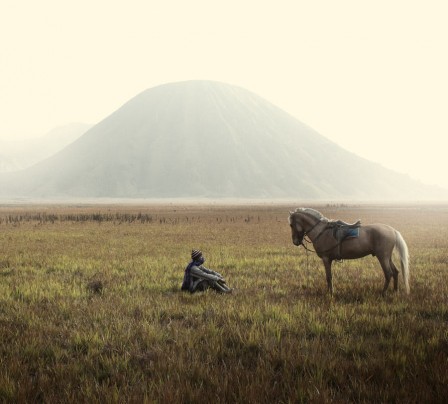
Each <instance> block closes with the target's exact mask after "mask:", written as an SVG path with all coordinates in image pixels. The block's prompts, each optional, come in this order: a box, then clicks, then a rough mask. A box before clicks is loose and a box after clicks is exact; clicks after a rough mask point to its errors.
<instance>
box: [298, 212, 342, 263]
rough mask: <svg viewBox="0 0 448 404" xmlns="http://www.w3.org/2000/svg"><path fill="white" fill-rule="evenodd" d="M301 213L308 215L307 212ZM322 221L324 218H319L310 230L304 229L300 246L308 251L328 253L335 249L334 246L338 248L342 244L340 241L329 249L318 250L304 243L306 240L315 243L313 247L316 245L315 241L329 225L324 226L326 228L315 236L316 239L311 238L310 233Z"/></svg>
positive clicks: (308, 242)
mask: <svg viewBox="0 0 448 404" xmlns="http://www.w3.org/2000/svg"><path fill="white" fill-rule="evenodd" d="M300 213H302V214H303V215H307V213H306V212H300ZM314 219H316V218H314ZM321 223H323V221H322V219H317V222H316V223H315V224H314V225H313V226H312V227H311V229H309V230H304V231H303V236H302V237H301V238H302V240H301V241H300V244H299V245H298V247H300V246H302V247H303V248H304V249H305V250H306V251H307V252H312V253H316V254H317V255H319V254H323V253H326V252H328V251H331V250H333V249H334V248H336V247H337V246H338V245H339V244H340V243H339V242H338V243H336V245H334V246H333V247H331V248H329V249H327V250H324V251H316V250H312V249H311V248H309V247H307V246H306V245H305V244H304V243H303V242H304V241H305V243H307V244H313V247H314V243H315V242H316V241H317V240H318V239H319V237H320V236H322V234H323V233H324V232H325V231H326V230H329V227H328V226H325V227H324V228H323V229H322V230H321V231H320V232H319V233H318V234H317V235H316V237H315V238H314V240H311V238H310V236H309V234H310V233H311V232H312V231H313V230H314V229H315V228H316V227H317V225H319V224H321ZM307 238H308V240H307Z"/></svg>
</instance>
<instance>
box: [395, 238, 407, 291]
mask: <svg viewBox="0 0 448 404" xmlns="http://www.w3.org/2000/svg"><path fill="white" fill-rule="evenodd" d="M395 235H396V240H395V247H396V248H397V250H398V253H399V255H400V264H401V272H402V273H403V279H404V285H405V287H406V293H407V294H409V292H410V291H411V289H410V287H409V250H408V246H407V244H406V241H404V238H403V236H402V235H401V234H400V232H399V231H397V230H395Z"/></svg>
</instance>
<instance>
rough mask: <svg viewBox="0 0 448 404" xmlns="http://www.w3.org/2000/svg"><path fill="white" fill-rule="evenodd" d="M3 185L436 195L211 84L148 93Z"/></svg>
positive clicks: (194, 194) (154, 194)
mask: <svg viewBox="0 0 448 404" xmlns="http://www.w3.org/2000/svg"><path fill="white" fill-rule="evenodd" d="M0 184H1V189H0V195H2V196H22V197H39V198H52V197H62V198H71V197H77V198H83V197H85V198H98V197H107V198H300V199H316V200H323V199H326V200H328V199H339V200H340V199H344V200H345V199H353V198H355V199H377V200H378V199H381V200H387V199H421V195H422V194H423V193H424V194H426V195H428V192H429V193H430V194H431V192H432V194H433V193H434V189H433V188H431V187H426V186H425V185H423V184H421V183H420V182H417V181H414V180H412V179H410V178H409V177H408V176H405V175H402V174H399V173H396V172H394V171H391V170H388V169H386V168H384V167H382V166H380V165H379V164H376V163H373V162H370V161H368V160H366V159H363V158H360V157H358V156H356V155H355V154H353V153H350V152H348V151H346V150H344V149H342V148H341V147H339V146H338V145H337V144H335V143H333V142H331V141H330V140H329V139H327V138H325V137H324V136H322V135H320V134H319V133H317V132H316V131H315V130H313V129H312V128H310V127H308V126H307V125H305V124H303V123H301V122H300V121H299V120H297V119H296V118H294V117H293V116H291V115H289V114H288V113H287V112H285V111H283V110H281V109H280V108H278V107H276V106H275V105H273V104H271V103H270V102H268V101H266V100H265V99H263V98H261V97H259V96H257V95H255V94H253V93H251V92H250V91H247V90H245V89H243V88H240V87H235V86H231V85H228V84H223V83H218V82H211V81H186V82H177V83H169V84H165V85H161V86H158V87H154V88H151V89H148V90H146V91H144V92H142V93H141V94H139V95H137V96H136V97H134V98H132V99H131V100H130V101H128V102H127V103H126V104H124V105H123V106H122V107H121V108H119V109H118V110H117V111H115V112H114V113H112V114H111V115H110V116H108V117H107V118H105V119H104V120H103V121H101V122H100V123H98V124H97V125H95V126H93V127H92V128H91V129H90V130H88V131H87V132H86V133H85V134H84V135H82V136H81V137H80V138H79V139H78V140H76V141H75V142H73V143H71V144H70V145H69V146H67V147H66V148H65V149H63V150H62V151H60V152H59V153H57V154H56V155H54V156H52V157H50V158H48V159H46V160H44V161H42V162H40V163H38V164H36V165H34V166H32V167H30V168H28V169H26V170H22V171H19V172H16V173H7V174H2V177H1V179H0ZM430 191H431V192H430ZM432 194H431V195H432Z"/></svg>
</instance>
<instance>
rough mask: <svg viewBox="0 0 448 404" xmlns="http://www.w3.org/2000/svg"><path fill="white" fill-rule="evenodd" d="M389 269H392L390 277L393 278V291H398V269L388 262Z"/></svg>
mask: <svg viewBox="0 0 448 404" xmlns="http://www.w3.org/2000/svg"><path fill="white" fill-rule="evenodd" d="M390 268H391V269H392V276H393V277H394V291H395V292H396V291H397V290H398V269H397V267H396V266H395V264H394V263H393V262H392V260H390Z"/></svg>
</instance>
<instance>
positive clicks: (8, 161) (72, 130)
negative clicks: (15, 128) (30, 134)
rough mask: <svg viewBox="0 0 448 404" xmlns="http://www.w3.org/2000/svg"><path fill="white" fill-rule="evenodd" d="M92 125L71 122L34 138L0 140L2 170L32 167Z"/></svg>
mask: <svg viewBox="0 0 448 404" xmlns="http://www.w3.org/2000/svg"><path fill="white" fill-rule="evenodd" d="M91 127H92V125H87V124H84V123H71V124H68V125H63V126H58V127H57V128H54V129H53V130H51V131H50V132H49V133H47V134H45V135H43V136H39V137H37V138H32V139H21V140H8V141H5V140H0V172H9V171H17V170H21V169H24V168H27V167H31V166H32V165H34V164H36V163H37V162H39V161H41V160H44V159H46V158H48V157H50V156H52V155H53V154H55V153H57V152H59V151H60V150H62V149H63V148H64V147H66V146H67V145H69V144H70V143H72V142H73V141H74V140H76V139H78V138H79V137H80V136H81V135H83V134H84V133H85V132H87V130H88V129H90V128H91Z"/></svg>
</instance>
